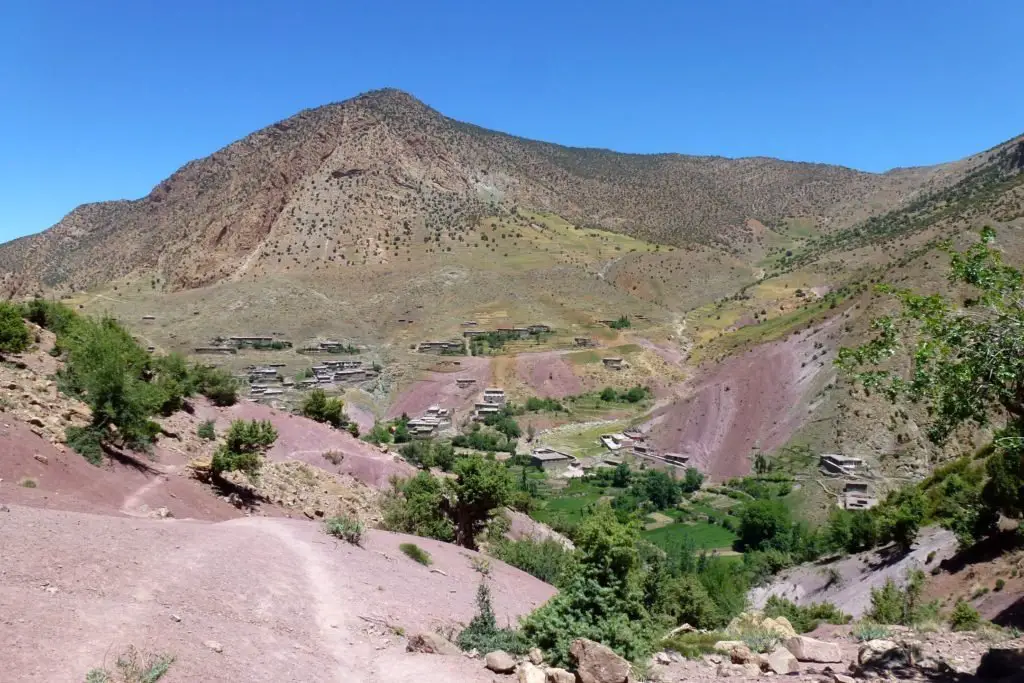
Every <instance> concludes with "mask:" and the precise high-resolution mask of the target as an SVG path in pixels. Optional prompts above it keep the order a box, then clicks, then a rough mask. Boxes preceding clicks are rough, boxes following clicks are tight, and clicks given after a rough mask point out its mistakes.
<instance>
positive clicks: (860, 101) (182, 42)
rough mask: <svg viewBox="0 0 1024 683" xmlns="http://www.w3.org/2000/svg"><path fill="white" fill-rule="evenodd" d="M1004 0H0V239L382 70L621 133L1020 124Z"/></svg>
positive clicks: (731, 145)
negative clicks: (768, 0) (212, 0)
mask: <svg viewBox="0 0 1024 683" xmlns="http://www.w3.org/2000/svg"><path fill="white" fill-rule="evenodd" d="M1022 25H1024V3H1021V2H1019V0H1005V1H1003V0H984V1H982V2H964V1H963V0H958V1H952V0H934V1H932V2H924V1H923V0H921V1H919V2H904V1H900V0H857V1H856V2H836V1H829V0H824V1H823V0H783V1H779V2H765V1H764V0H759V1H755V0H751V1H749V2H748V1H742V2H741V1H738V0H717V1H716V2H703V1H700V2H698V1H697V0H694V1H683V0H675V1H667V2H662V1H660V0H657V1H656V0H649V1H641V2H633V3H627V2H609V1H605V0H590V1H589V2H577V1H576V0H559V1H558V2H551V1H550V0H548V1H547V2H539V1H537V2H535V1H534V0H520V1H519V2H506V3H498V2H480V1H479V0H477V1H475V2H462V1H460V0H452V1H448V2H444V1H441V2H422V0H417V1H413V0H402V1H398V0H372V1H371V2H352V1H345V0H333V1H332V0H295V1H294V2H281V1H280V0H276V1H274V2H269V1H265V0H245V1H242V0H235V1H234V2H228V1H227V0H223V1H221V0H218V1H216V2H211V1H210V0H202V1H197V0H175V1H174V2H155V1H151V0H124V1H121V2H112V1H109V0H90V1H89V2H80V1H76V2H70V1H60V2H58V1H54V0H32V1H31V2H27V1H22V0H0V240H7V239H11V238H14V237H16V236H19V235H23V234H27V233H31V232H37V231H39V230H42V229H44V228H46V227H48V226H50V225H51V224H53V223H54V222H56V221H57V220H59V219H60V218H61V216H63V215H64V214H65V213H67V212H68V211H70V210H71V209H72V208H74V207H75V206H76V205H78V204H80V203H83V202H89V201H100V200H107V199H119V198H129V199H131V198H138V197H141V196H144V195H145V194H146V193H147V192H148V191H149V190H150V189H151V188H152V187H153V186H154V185H155V184H156V183H158V182H159V181H160V180H162V179H163V178H165V177H167V176H168V175H170V174H171V173H172V172H173V171H174V170H175V169H177V168H178V167H179V166H181V165H183V164H184V163H186V162H187V161H189V160H191V159H194V158H197V157H201V156H205V155H207V154H209V153H211V152H213V151H215V150H216V149H218V148H220V147H222V146H224V145H225V144H228V143H229V142H231V141H232V140H235V139H237V138H239V137H241V136H243V135H245V134H247V133H249V132H251V131H253V130H255V129H257V128H260V127H262V126H265V125H268V124H270V123H273V122H274V121H277V120H280V119H282V118H285V117H287V116H290V115H291V114H293V113H295V112H297V111H298V110H300V109H302V108H305V107H313V106H317V105H320V104H325V103H327V102H332V101H338V100H343V99H347V98H348V97H351V96H353V95H356V94H358V93H360V92H363V91H366V90H370V89H374V88H379V87H385V86H393V87H398V88H402V89H404V90H407V91H409V92H411V93H413V94H414V95H416V96H417V97H419V98H420V99H422V100H424V101H425V102H427V103H428V104H430V105H431V106H433V107H435V108H436V109H438V110H440V111H441V112H443V113H445V114H447V115H449V116H452V117H455V118H458V119H462V120H466V121H471V122H473V123H477V124H479V125H482V126H486V127H489V128H495V129H499V130H503V131H507V132H510V133H514V134H517V135H523V136H526V137H532V138H539V139H544V140H550V141H554V142H559V143H563V144H568V145H580V146H597V147H607V148H611V149H616V150H622V151H629V152H668V151H672V152H681V153H689V154H721V155H726V156H746V155H770V156H777V157H782V158H786V159H796V160H806V161H823V162H830V163H838V164H844V165H847V166H853V167H856V168H861V169H865V170H872V171H879V170H884V169H887V168H890V167H893V166H909V165H917V164H929V163H936V162H940V161H945V160H950V159H955V158H959V157H962V156H965V155H967V154H971V153H973V152H976V151H980V150H982V149H984V148H987V147H990V146H992V145H994V144H997V143H999V142H1001V141H1003V140H1005V139H1007V138H1010V137H1013V136H1014V135H1017V134H1019V133H1022V132H1024V116H1022V113H1024V89H1022V88H1020V81H1021V77H1022V76H1024V52H1022V50H1021V48H1020V27H1021V26H1022Z"/></svg>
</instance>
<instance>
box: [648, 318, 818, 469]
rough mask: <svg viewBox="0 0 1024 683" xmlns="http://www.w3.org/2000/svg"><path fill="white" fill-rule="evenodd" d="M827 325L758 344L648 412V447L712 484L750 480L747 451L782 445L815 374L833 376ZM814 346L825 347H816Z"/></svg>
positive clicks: (801, 413) (803, 409) (802, 415)
mask: <svg viewBox="0 0 1024 683" xmlns="http://www.w3.org/2000/svg"><path fill="white" fill-rule="evenodd" d="M834 324H835V322H831V323H826V324H824V325H822V326H820V327H817V328H814V330H803V331H800V332H797V333H794V334H792V335H790V336H789V337H788V338H787V339H784V340H780V341H776V342H772V343H769V344H762V345H761V346H758V347H755V348H754V349H751V350H750V351H748V352H746V353H744V354H742V355H738V356H732V357H730V358H727V359H726V360H725V361H723V362H721V363H719V364H717V365H715V366H713V367H712V368H710V369H709V370H708V372H707V374H705V375H704V376H702V377H699V378H698V379H697V381H696V382H695V384H694V389H693V391H692V392H690V393H689V395H687V396H684V397H680V398H678V399H676V400H674V401H672V402H671V403H669V404H668V405H666V406H664V407H662V408H660V409H658V410H656V411H655V413H654V415H653V417H652V419H651V421H650V422H648V423H647V426H648V428H649V430H650V433H651V437H652V440H653V442H654V444H655V446H656V447H657V448H659V449H660V450H662V451H666V452H672V453H681V454H683V455H688V456H690V459H691V462H692V463H694V464H695V465H696V466H697V467H698V468H699V469H700V470H701V471H703V472H705V473H706V474H707V475H708V476H710V477H711V478H712V479H713V480H723V479H728V478H730V477H735V476H742V475H745V474H749V472H750V466H751V455H752V454H753V452H754V450H755V449H757V448H760V449H762V450H766V451H767V450H771V449H773V448H777V447H779V446H781V445H783V444H784V443H786V441H788V440H789V438H790V437H791V436H792V435H793V432H794V431H796V429H797V428H799V427H800V426H801V425H802V424H803V422H804V420H805V419H806V415H807V409H808V404H809V401H810V399H811V394H812V393H813V392H812V388H813V387H814V386H815V384H816V381H817V380H818V379H819V376H821V375H822V373H825V375H826V376H827V375H828V374H829V373H831V372H833V371H832V369H831V361H832V359H833V358H834V357H835V356H834V353H833V352H832V351H831V350H830V346H829V345H828V339H827V336H828V331H829V329H830V327H831V326H832V325H834ZM816 342H821V343H822V344H824V345H825V346H824V348H823V349H816V348H815V343H816ZM815 355H817V358H815V359H814V360H812V356H815Z"/></svg>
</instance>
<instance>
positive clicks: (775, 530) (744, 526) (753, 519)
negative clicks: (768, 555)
mask: <svg viewBox="0 0 1024 683" xmlns="http://www.w3.org/2000/svg"><path fill="white" fill-rule="evenodd" d="M792 528H793V520H792V518H791V517H790V513H789V508H787V507H786V506H785V505H784V504H783V503H782V502H781V501H778V500H755V501H751V502H749V503H747V504H746V505H744V506H743V509H742V510H741V511H740V525H739V530H738V536H739V546H740V550H772V549H774V550H782V551H787V550H789V548H790V544H791V539H792Z"/></svg>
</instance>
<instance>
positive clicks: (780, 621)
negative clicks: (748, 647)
mask: <svg viewBox="0 0 1024 683" xmlns="http://www.w3.org/2000/svg"><path fill="white" fill-rule="evenodd" d="M761 628H763V629H766V630H768V631H773V632H775V633H777V634H778V635H779V637H780V638H792V637H794V636H796V635H799V634H798V633H797V632H796V629H795V628H793V624H791V623H789V619H787V618H786V617H775V618H774V619H772V618H771V617H769V618H767V619H765V620H764V621H762V622H761Z"/></svg>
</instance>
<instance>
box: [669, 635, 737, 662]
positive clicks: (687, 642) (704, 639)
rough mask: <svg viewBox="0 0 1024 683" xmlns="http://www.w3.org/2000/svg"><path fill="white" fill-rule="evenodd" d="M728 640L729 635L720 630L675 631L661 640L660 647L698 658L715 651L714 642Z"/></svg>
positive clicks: (689, 657) (690, 657)
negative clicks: (674, 633) (672, 634)
mask: <svg viewBox="0 0 1024 683" xmlns="http://www.w3.org/2000/svg"><path fill="white" fill-rule="evenodd" d="M720 640H729V636H727V635H726V634H725V633H721V632H720V631H688V632H686V633H677V634H676V635H674V636H671V637H669V638H666V639H665V640H663V641H662V642H661V649H663V650H674V651H675V652H678V653H679V654H681V655H682V656H684V657H686V658H687V659H700V658H701V657H702V656H704V655H707V654H713V653H714V652H715V643H717V642H718V641H720Z"/></svg>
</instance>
